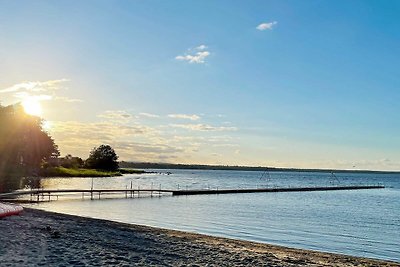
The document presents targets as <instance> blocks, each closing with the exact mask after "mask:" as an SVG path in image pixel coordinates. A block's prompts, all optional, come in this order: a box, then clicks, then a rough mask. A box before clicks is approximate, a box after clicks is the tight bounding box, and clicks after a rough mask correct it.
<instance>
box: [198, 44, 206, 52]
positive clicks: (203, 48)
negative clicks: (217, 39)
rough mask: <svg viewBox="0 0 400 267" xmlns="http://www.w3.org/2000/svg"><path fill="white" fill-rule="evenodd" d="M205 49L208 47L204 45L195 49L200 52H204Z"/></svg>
mask: <svg viewBox="0 0 400 267" xmlns="http://www.w3.org/2000/svg"><path fill="white" fill-rule="evenodd" d="M207 48H208V46H206V45H199V46H198V47H196V49H197V50H200V51H202V50H206V49H207Z"/></svg>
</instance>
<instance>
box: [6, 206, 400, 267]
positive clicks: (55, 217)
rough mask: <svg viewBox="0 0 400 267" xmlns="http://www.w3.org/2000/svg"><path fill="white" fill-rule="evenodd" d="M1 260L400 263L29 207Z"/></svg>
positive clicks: (9, 224) (14, 220) (12, 224)
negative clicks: (130, 223)
mask: <svg viewBox="0 0 400 267" xmlns="http://www.w3.org/2000/svg"><path fill="white" fill-rule="evenodd" d="M0 265H1V266H400V264H398V263H392V262H384V261H378V260H371V259H364V258H357V257H351V256H345V255H337V254H329V253H321V252H314V251H307V250H300V249H290V248H285V247H280V246H273V245H267V244H259V243H254V242H246V241H238V240H232V239H226V238H217V237H210V236H206V235H199V234H190V233H185V232H179V231H172V230H163V229H158V228H152V227H145V226H137V225H128V224H123V223H116V222H111V221H104V220H97V219H89V218H83V217H78V216H70V215H64V214H57V213H50V212H45V211H39V210H32V209H26V210H25V211H24V212H23V213H22V214H21V215H20V216H12V217H7V218H4V219H1V220H0Z"/></svg>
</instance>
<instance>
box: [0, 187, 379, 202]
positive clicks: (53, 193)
mask: <svg viewBox="0 0 400 267" xmlns="http://www.w3.org/2000/svg"><path fill="white" fill-rule="evenodd" d="M382 188H385V186H383V185H355V186H353V185H351V186H326V187H281V188H247V189H200V190H168V189H33V190H26V191H16V192H11V193H3V194H0V199H8V200H9V199H15V198H16V197H19V196H27V195H29V196H30V201H32V202H40V201H50V200H52V198H53V200H54V198H56V199H58V197H59V196H65V194H74V193H75V194H81V196H82V199H84V198H85V197H90V199H92V200H93V199H101V197H102V195H106V194H120V195H121V196H124V197H125V198H135V196H136V197H139V196H140V193H147V194H148V195H149V196H151V197H153V196H161V195H162V194H163V193H167V194H170V195H172V196H183V195H215V194H242V193H262V192H264V193H278V192H312V191H338V190H365V189H382Z"/></svg>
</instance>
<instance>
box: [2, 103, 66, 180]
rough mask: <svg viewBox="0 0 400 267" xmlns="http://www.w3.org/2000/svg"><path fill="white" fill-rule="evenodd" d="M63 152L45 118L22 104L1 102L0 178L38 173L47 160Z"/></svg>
mask: <svg viewBox="0 0 400 267" xmlns="http://www.w3.org/2000/svg"><path fill="white" fill-rule="evenodd" d="M59 154H60V153H59V151H58V147H57V145H56V144H55V143H54V140H53V139H52V138H51V137H50V136H49V134H48V133H47V132H45V131H44V130H43V128H42V119H41V118H39V117H36V116H31V115H28V114H26V113H25V112H24V110H23V107H22V106H21V105H20V104H16V105H10V106H6V107H3V106H1V105H0V178H2V177H3V179H4V177H6V176H9V175H10V173H14V174H15V173H18V174H19V175H31V174H33V173H37V171H38V170H39V168H40V166H41V164H42V163H43V161H47V160H49V159H51V158H57V157H58V156H59Z"/></svg>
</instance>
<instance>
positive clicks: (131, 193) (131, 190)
mask: <svg viewBox="0 0 400 267" xmlns="http://www.w3.org/2000/svg"><path fill="white" fill-rule="evenodd" d="M132 193H133V191H132V180H131V198H132Z"/></svg>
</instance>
